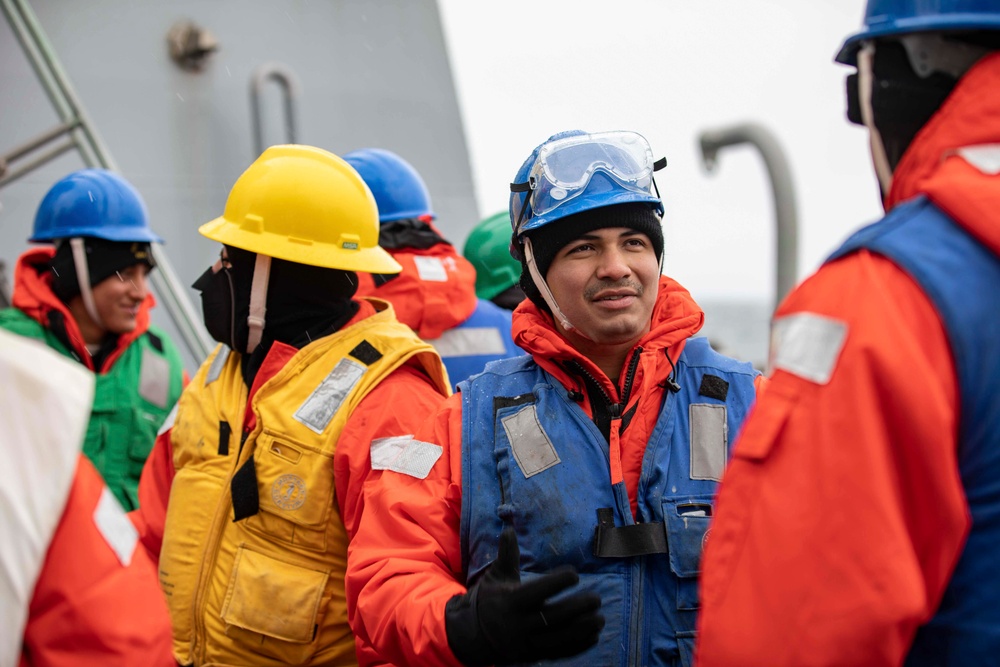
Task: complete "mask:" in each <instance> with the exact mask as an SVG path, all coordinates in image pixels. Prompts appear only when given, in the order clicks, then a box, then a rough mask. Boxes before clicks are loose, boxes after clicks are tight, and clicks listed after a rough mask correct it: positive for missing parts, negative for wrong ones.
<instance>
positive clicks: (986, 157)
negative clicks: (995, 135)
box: [955, 144, 1000, 176]
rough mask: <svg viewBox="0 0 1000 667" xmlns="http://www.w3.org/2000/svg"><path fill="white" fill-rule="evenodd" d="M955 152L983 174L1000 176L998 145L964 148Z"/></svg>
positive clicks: (999, 147) (999, 151) (999, 145)
mask: <svg viewBox="0 0 1000 667" xmlns="http://www.w3.org/2000/svg"><path fill="white" fill-rule="evenodd" d="M955 152H956V153H958V154H959V155H960V156H961V157H962V159H964V160H965V161H966V162H968V163H969V164H971V165H972V166H973V167H975V168H976V169H978V170H979V171H981V172H983V173H984V174H989V175H990V176H996V175H997V174H1000V144H983V145H981V146H964V147H962V148H959V149H958V150H957V151H955Z"/></svg>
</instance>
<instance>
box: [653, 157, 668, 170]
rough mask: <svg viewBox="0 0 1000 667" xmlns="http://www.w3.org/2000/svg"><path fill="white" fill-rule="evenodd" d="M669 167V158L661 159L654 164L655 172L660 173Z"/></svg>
mask: <svg viewBox="0 0 1000 667" xmlns="http://www.w3.org/2000/svg"><path fill="white" fill-rule="evenodd" d="M666 166H667V158H665V157H661V158H660V159H659V160H657V161H656V162H654V163H653V171H659V170H661V169H663V168H664V167H666Z"/></svg>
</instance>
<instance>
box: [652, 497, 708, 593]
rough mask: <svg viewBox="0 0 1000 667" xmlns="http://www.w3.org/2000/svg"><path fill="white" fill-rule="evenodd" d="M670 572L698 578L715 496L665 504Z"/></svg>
mask: <svg viewBox="0 0 1000 667" xmlns="http://www.w3.org/2000/svg"><path fill="white" fill-rule="evenodd" d="M663 517H664V521H665V523H666V529H667V548H668V550H669V551H670V569H671V570H673V572H674V574H676V575H677V576H678V577H697V576H698V573H699V572H700V571H701V552H702V548H703V547H704V542H705V536H706V535H707V534H708V526H709V523H711V521H712V496H711V495H699V496H688V497H682V498H671V499H668V500H664V501H663Z"/></svg>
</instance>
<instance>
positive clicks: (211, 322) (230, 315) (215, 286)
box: [191, 267, 250, 352]
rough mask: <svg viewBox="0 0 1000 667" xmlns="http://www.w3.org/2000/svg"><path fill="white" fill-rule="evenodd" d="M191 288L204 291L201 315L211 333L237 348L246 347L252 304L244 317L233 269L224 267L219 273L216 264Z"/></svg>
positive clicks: (240, 349)
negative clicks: (240, 307) (237, 302)
mask: <svg viewBox="0 0 1000 667" xmlns="http://www.w3.org/2000/svg"><path fill="white" fill-rule="evenodd" d="M191 287H193V288H194V289H196V290H199V291H200V292H201V314H202V319H204V321H205V328H207V329H208V333H209V335H211V336H212V338H213V339H214V340H217V341H219V342H220V343H222V344H223V345H228V346H229V347H230V348H231V349H233V350H237V351H240V352H242V351H244V350H246V346H247V340H248V338H249V335H250V329H249V327H248V326H247V324H246V319H247V313H248V312H249V305H247V312H245V313H243V314H242V317H240V316H239V315H238V313H237V308H236V288H235V286H234V284H233V276H232V273H231V271H230V269H228V268H225V267H223V268H222V269H220V270H219V271H218V272H213V271H212V267H209V268H208V270H207V271H205V273H203V274H201V277H199V278H198V280H196V281H195V282H194V284H193V285H192V286H191ZM237 322H242V326H239V327H238V326H237Z"/></svg>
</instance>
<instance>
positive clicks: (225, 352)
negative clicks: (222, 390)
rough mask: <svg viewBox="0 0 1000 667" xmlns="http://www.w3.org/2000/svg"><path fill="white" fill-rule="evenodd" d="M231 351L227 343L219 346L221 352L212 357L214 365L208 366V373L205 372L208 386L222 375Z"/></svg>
mask: <svg viewBox="0 0 1000 667" xmlns="http://www.w3.org/2000/svg"><path fill="white" fill-rule="evenodd" d="M229 352H230V350H229V348H228V347H226V346H225V345H223V346H222V347H221V348H219V353H218V354H216V355H215V358H214V359H212V365H211V366H209V367H208V373H206V374H205V386H206V387H207V386H208V385H210V384H212V383H213V382H215V381H216V380H218V379H219V376H220V375H222V369H223V367H225V365H226V360H227V359H229Z"/></svg>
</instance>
